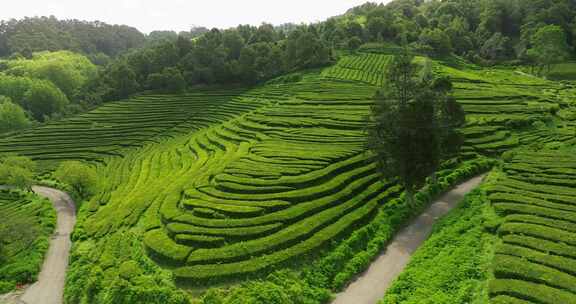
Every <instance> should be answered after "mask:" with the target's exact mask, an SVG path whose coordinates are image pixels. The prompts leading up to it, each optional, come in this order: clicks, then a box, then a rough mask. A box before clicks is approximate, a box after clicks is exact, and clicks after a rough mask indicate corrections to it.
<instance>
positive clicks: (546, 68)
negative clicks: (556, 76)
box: [528, 25, 570, 74]
mask: <svg viewBox="0 0 576 304" xmlns="http://www.w3.org/2000/svg"><path fill="white" fill-rule="evenodd" d="M569 54H570V53H569V48H568V44H567V42H566V34H565V33H564V31H563V30H562V28H560V27H559V26H557V25H547V26H544V27H542V28H540V29H539V30H538V31H537V32H536V33H535V34H534V36H532V48H530V49H529V50H528V57H529V58H531V59H532V61H533V62H534V63H535V64H536V65H537V67H538V68H537V73H538V74H542V73H544V74H548V73H550V71H551V70H552V67H553V66H554V64H557V63H561V62H563V61H565V60H566V59H568V57H569Z"/></svg>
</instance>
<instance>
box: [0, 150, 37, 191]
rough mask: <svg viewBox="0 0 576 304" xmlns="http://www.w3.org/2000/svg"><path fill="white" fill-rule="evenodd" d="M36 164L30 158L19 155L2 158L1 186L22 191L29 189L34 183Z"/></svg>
mask: <svg viewBox="0 0 576 304" xmlns="http://www.w3.org/2000/svg"><path fill="white" fill-rule="evenodd" d="M35 169H36V164H35V163H34V162H33V161H32V160H31V159H29V158H27V157H24V156H18V155H2V156H1V157H0V184H7V185H11V186H14V187H17V188H20V189H29V188H30V187H31V186H32V184H33V182H34V172H35Z"/></svg>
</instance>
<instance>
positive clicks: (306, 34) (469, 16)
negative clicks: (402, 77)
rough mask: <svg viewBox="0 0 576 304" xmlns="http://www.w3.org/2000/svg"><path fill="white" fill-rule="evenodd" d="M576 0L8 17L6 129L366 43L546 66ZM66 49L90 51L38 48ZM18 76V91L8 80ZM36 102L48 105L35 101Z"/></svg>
mask: <svg viewBox="0 0 576 304" xmlns="http://www.w3.org/2000/svg"><path fill="white" fill-rule="evenodd" d="M575 7H576V4H575V3H574V2H573V1H570V0H522V1H521V0H513V1H508V0H447V1H420V0H396V1H392V2H391V3H389V4H386V5H383V4H380V5H378V4H374V3H366V4H365V5H362V6H359V7H355V8H352V9H350V10H349V11H348V12H346V13H345V14H343V15H341V16H337V17H333V18H331V19H328V20H327V21H325V22H321V23H317V24H311V25H294V24H287V25H284V26H272V25H270V24H263V25H261V26H257V27H256V26H250V25H240V26H238V27H236V28H231V29H226V30H221V29H212V30H208V29H206V28H202V27H197V28H193V29H191V30H190V31H188V32H181V33H176V32H173V31H155V32H152V33H150V34H149V35H144V34H142V33H140V32H139V31H138V30H136V29H134V28H130V27H127V26H117V25H108V24H105V23H101V22H84V21H78V20H57V19H56V18H54V17H36V18H25V19H22V20H9V21H3V22H2V23H1V24H0V56H5V57H7V58H9V59H8V60H6V61H3V63H2V65H1V68H2V69H3V73H2V74H3V76H1V77H3V78H4V79H5V80H6V81H2V82H1V83H0V87H4V89H3V92H4V93H3V95H4V96H5V97H8V98H10V99H11V101H12V103H14V104H17V105H18V106H20V107H22V108H23V109H24V111H21V110H20V109H17V108H16V107H15V106H13V105H7V100H8V99H7V98H3V99H2V100H3V101H2V102H1V103H2V106H0V117H5V118H2V119H0V132H1V131H2V130H4V131H7V130H16V129H19V128H22V127H26V126H29V125H30V124H31V123H30V122H29V121H28V122H26V121H25V120H32V121H45V120H47V119H49V118H51V117H52V118H58V117H61V116H62V115H66V114H70V113H77V112H80V111H83V110H85V109H88V108H90V107H92V106H94V105H98V104H101V103H102V102H106V101H112V100H118V99H123V98H127V97H129V96H130V95H132V94H136V93H138V92H142V91H147V90H152V91H158V92H164V93H177V92H184V91H186V90H188V89H193V88H194V87H196V86H199V85H201V86H206V85H230V84H236V85H253V84H256V83H261V82H264V81H266V80H269V79H271V78H274V77H276V76H279V75H282V74H286V73H290V72H294V71H297V70H301V69H308V68H316V67H322V66H325V65H328V64H330V63H333V62H334V61H335V60H336V58H337V57H338V56H339V54H340V53H341V51H342V50H349V51H355V50H357V49H358V48H362V49H363V50H365V51H371V52H395V51H396V50H397V49H398V48H397V47H396V46H398V45H407V46H409V47H410V48H411V49H412V50H413V51H414V52H416V53H420V54H426V55H429V56H434V57H445V56H449V55H457V56H462V57H463V58H464V59H467V60H469V61H471V62H474V63H477V64H480V65H494V64H503V63H506V64H513V65H525V66H528V67H530V71H531V72H532V73H535V74H543V73H546V72H549V71H550V70H551V68H552V66H553V64H554V63H557V62H562V61H564V60H566V59H570V58H572V57H573V56H574V47H575V45H574V41H576V40H575V39H574V38H575V37H576V18H575V11H576V10H575ZM59 50H68V51H72V52H76V53H79V54H81V55H73V54H72V53H57V54H54V55H49V54H43V55H34V53H37V52H44V51H59ZM62 54H66V55H65V56H63V55H62ZM51 56H53V57H57V58H58V60H59V61H60V62H61V63H62V64H52V65H50V64H47V66H45V67H42V68H40V69H39V68H34V69H35V70H34V71H27V69H32V68H31V67H30V65H29V64H27V63H25V62H26V60H28V61H30V60H32V61H41V60H42V58H46V57H51ZM80 56H86V57H87V58H88V59H89V60H83V62H82V65H84V68H83V69H84V70H85V69H88V70H89V71H90V72H89V74H90V75H82V76H78V71H76V70H73V69H75V66H76V65H77V64H78V63H79V60H80V61H82V59H80V58H79V57H80ZM20 61H23V62H20ZM89 62H91V63H92V64H93V65H95V66H98V67H97V68H95V67H92V66H90V63H89ZM14 66H20V67H19V68H14ZM68 68H71V69H72V70H68ZM94 69H96V70H97V72H94ZM72 74H76V75H72ZM14 77H26V78H27V79H24V78H14ZM55 78H61V79H60V80H57V79H55ZM62 78H66V79H62ZM71 78H75V79H74V80H73V81H71V82H70V81H68V80H70V79H71ZM31 79H38V80H41V81H37V80H31ZM290 79H291V78H288V79H287V80H288V81H290ZM292 79H293V78H292ZM8 80H9V81H8ZM43 80H48V81H49V82H51V83H49V82H42V81H43ZM25 83H26V84H25ZM33 83H34V85H32V84H33ZM54 85H55V87H54ZM63 85H65V86H67V87H66V88H64V87H62V86H63ZM11 86H16V87H18V89H9V88H7V87H11ZM71 86H72V87H71ZM58 89H59V90H58ZM7 90H8V91H10V92H11V93H8V92H7ZM27 93H28V96H26V94H27ZM35 98H36V99H38V98H39V99H40V101H35V100H33V99H35ZM35 103H36V104H38V103H42V104H43V105H42V107H35V108H34V111H32V108H31V105H32V104H35ZM44 103H45V104H46V105H44ZM25 112H26V113H25ZM23 116H28V118H27V119H24V118H23ZM8 117H10V120H11V121H10V122H8V121H7V120H8Z"/></svg>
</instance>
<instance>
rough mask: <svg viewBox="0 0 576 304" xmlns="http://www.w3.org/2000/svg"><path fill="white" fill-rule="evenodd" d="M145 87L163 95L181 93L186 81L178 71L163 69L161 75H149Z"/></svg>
mask: <svg viewBox="0 0 576 304" xmlns="http://www.w3.org/2000/svg"><path fill="white" fill-rule="evenodd" d="M147 87H148V88H149V89H151V90H155V91H159V92H164V93H182V92H183V91H184V90H185V89H186V81H185V80H184V77H183V76H182V73H181V72H180V70H178V69H176V68H165V69H164V70H163V71H162V73H155V74H150V75H149V76H148V84H147Z"/></svg>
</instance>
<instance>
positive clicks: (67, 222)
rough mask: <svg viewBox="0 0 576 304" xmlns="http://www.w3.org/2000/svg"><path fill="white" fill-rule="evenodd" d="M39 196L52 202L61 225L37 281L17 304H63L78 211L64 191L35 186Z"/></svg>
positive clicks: (58, 224) (58, 223)
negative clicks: (72, 236)
mask: <svg viewBox="0 0 576 304" xmlns="http://www.w3.org/2000/svg"><path fill="white" fill-rule="evenodd" d="M32 189H33V190H34V192H36V194H38V195H40V196H42V197H46V198H48V199H49V200H50V201H52V204H53V205H54V208H55V209H56V213H57V215H58V222H57V225H56V230H55V231H54V235H53V236H52V238H51V240H50V247H49V248H48V253H47V254H46V257H45V258H44V264H43V265H42V270H41V271H40V274H39V275H38V281H37V282H36V283H34V284H32V285H31V286H30V287H28V288H27V289H26V290H25V291H24V294H23V295H22V296H21V297H20V299H19V300H17V303H26V304H61V303H62V302H63V295H64V281H65V279H66V270H67V269H68V257H69V255H70V248H71V246H72V241H71V240H70V234H71V233H72V230H73V229H74V224H75V223H76V208H75V205H74V201H72V198H70V196H69V195H68V194H66V193H64V192H62V191H59V190H56V189H52V188H47V187H41V186H35V187H33V188H32Z"/></svg>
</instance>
